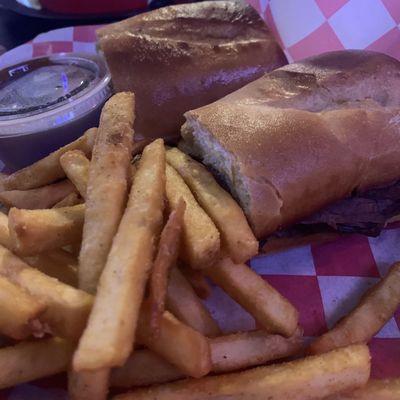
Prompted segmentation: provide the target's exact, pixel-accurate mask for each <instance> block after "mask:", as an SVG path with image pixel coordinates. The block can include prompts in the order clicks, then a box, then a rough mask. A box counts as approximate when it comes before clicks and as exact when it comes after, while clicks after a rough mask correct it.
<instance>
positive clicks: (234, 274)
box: [206, 257, 299, 337]
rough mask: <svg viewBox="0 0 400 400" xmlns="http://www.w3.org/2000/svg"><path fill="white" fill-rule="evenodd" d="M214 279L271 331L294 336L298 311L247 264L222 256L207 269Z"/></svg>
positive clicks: (207, 272)
mask: <svg viewBox="0 0 400 400" xmlns="http://www.w3.org/2000/svg"><path fill="white" fill-rule="evenodd" d="M206 274H207V275H208V276H209V277H210V278H211V280H212V281H213V282H214V283H215V284H217V285H218V286H220V287H221V288H222V289H223V290H224V291H225V292H226V293H228V295H229V296H230V297H232V298H233V299H234V300H236V301H237V302H238V303H239V304H240V305H241V306H242V307H243V308H244V309H245V310H247V311H248V312H249V313H250V314H251V315H252V316H253V317H254V318H255V319H256V321H257V322H258V323H259V324H260V325H261V326H262V327H263V328H264V329H266V330H267V331H268V332H270V333H278V334H281V335H284V336H286V337H289V336H292V335H293V334H294V332H295V330H296V328H297V324H298V318H299V315H298V312H297V310H296V309H295V308H294V307H293V305H292V304H291V303H290V302H289V300H287V299H286V298H285V297H283V296H282V295H281V294H280V293H279V292H278V291H277V290H276V289H274V288H273V287H272V286H271V285H270V284H268V283H267V282H266V281H265V280H264V279H263V278H262V277H261V276H259V275H258V274H256V273H255V272H254V271H253V270H252V269H251V268H249V267H248V266H247V265H245V264H235V263H233V262H232V260H231V259H230V258H228V257H225V258H222V259H221V260H219V261H218V262H217V263H216V264H215V265H213V266H212V267H211V268H208V269H207V270H206Z"/></svg>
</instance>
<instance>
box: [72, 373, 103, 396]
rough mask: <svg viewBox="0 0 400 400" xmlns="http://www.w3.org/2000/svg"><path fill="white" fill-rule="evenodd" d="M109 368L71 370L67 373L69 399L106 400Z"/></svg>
mask: <svg viewBox="0 0 400 400" xmlns="http://www.w3.org/2000/svg"><path fill="white" fill-rule="evenodd" d="M109 375H110V370H109V369H108V368H105V369H100V370H97V371H83V372H79V373H77V372H73V371H70V372H69V374H68V394H69V399H70V400H106V399H107V395H108V382H109Z"/></svg>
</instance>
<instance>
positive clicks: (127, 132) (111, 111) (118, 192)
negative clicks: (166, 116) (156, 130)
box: [79, 92, 135, 294]
mask: <svg viewBox="0 0 400 400" xmlns="http://www.w3.org/2000/svg"><path fill="white" fill-rule="evenodd" d="M134 106H135V104H134V95H133V93H128V92H121V93H117V94H115V95H114V96H112V97H111V98H110V99H109V100H108V101H107V102H106V104H105V105H104V107H103V110H102V112H101V116H100V124H99V128H98V132H97V138H96V142H95V145H94V147H93V155H92V161H91V163H90V167H89V179H88V183H87V190H86V210H85V222H84V226H83V236H82V246H81V250H80V253H79V287H80V289H83V290H85V291H87V292H89V293H92V294H94V293H96V288H97V283H98V280H99V278H100V275H101V272H102V271H103V268H104V266H105V264H106V260H107V256H108V253H109V251H110V249H111V244H112V240H113V238H114V236H115V234H116V232H117V229H118V224H119V222H120V220H121V217H122V213H123V211H124V207H125V202H126V196H127V185H128V174H129V165H130V160H131V151H132V143H133V128H132V127H133V121H134V119H135V114H134Z"/></svg>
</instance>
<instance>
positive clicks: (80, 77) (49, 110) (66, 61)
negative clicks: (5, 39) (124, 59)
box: [0, 53, 111, 136]
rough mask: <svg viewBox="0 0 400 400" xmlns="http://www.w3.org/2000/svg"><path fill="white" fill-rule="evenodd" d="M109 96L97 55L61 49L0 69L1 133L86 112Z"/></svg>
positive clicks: (47, 124) (36, 127)
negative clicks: (65, 51) (45, 55)
mask: <svg viewBox="0 0 400 400" xmlns="http://www.w3.org/2000/svg"><path fill="white" fill-rule="evenodd" d="M110 95H111V88H110V74H109V71H108V69H107V66H106V64H105V62H104V60H103V59H102V58H101V57H100V56H98V55H92V54H80V53H79V54H78V53H62V54H57V55H51V56H47V57H40V58H34V59H31V60H28V61H25V62H22V63H19V64H17V65H13V66H10V67H7V68H5V69H3V70H1V71H0V136H14V135H21V134H27V133H35V132H38V131H44V130H47V129H52V128H55V127H57V126H60V125H64V124H67V123H69V122H72V121H73V120H76V119H78V118H79V117H81V116H83V115H85V114H87V113H89V112H90V111H91V110H93V109H95V108H96V107H97V106H98V105H99V104H102V103H103V102H104V101H105V100H106V99H107V98H108V97H109V96H110Z"/></svg>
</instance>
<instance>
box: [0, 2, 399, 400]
mask: <svg viewBox="0 0 400 400" xmlns="http://www.w3.org/2000/svg"><path fill="white" fill-rule="evenodd" d="M396 2H397V0H392V1H390V0H386V1H383V0H382V1H378V0H349V1H346V0H324V1H323V0H287V1H282V0H276V1H275V0H271V1H270V2H269V3H268V4H266V3H263V5H261V3H260V4H257V7H258V9H262V10H263V11H262V15H264V16H265V17H266V20H267V21H268V23H269V25H270V26H271V27H272V28H273V30H274V31H275V32H276V30H278V31H279V36H280V38H283V43H285V50H286V52H287V54H288V55H289V56H290V57H291V58H292V59H298V58H302V57H303V56H307V55H310V54H314V53H318V52H322V51H325V50H332V49H338V48H343V47H353V48H374V49H377V50H384V51H386V52H387V53H388V54H392V55H395V56H397V57H400V40H399V35H400V33H399V32H398V25H397V22H396V23H395V22H392V21H400V2H399V4H398V7H397V11H398V12H397V14H396V12H395V11H396V10H395V9H396V7H395V6H396V4H395V3H396ZM361 3H362V5H363V7H364V8H365V9H368V10H369V11H368V12H369V13H371V17H369V16H368V15H367V14H368V13H367V12H366V11H365V10H361V11H360V15H359V18H360V19H359V20H358V19H357V18H356V19H355V20H354V21H352V23H351V24H350V25H352V26H351V27H348V29H349V32H350V31H351V32H352V34H351V38H348V39H345V38H344V34H343V27H344V25H345V23H346V21H348V19H349V15H351V12H354V11H351V12H350V11H349V10H354V9H356V5H357V4H358V5H361ZM283 4H285V6H283ZM384 5H385V10H386V11H384V10H383V9H382V7H383V6H384ZM370 6H371V7H374V8H369V7H370ZM346 7H351V8H347V9H346ZM357 7H359V6H357ZM386 7H387V8H386ZM359 8H360V9H361V8H362V7H359ZM364 11H365V13H364ZM335 15H336V17H335ZM382 15H385V16H386V19H384V21H386V22H385V25H384V28H382V29H381V30H379V29H378V28H376V27H375V28H374V29H372V28H371V26H372V18H374V19H375V20H376V21H375V22H376V23H377V22H378V21H379V18H381V17H382ZM353 16H354V14H353ZM273 17H274V19H275V22H274V23H272V22H271V21H272V18H273ZM346 18H347V19H346ZM363 18H364V20H363ZM322 19H324V20H323V21H322ZM362 21H364V22H365V25H363V24H364V22H362ZM367 22H368V23H367ZM362 26H363V27H364V28H361V27H362ZM290 27H291V28H292V32H290V29H289V28H290ZM332 27H335V32H336V33H333V35H332V36H329V35H330V33H326V32H333V28H332ZM96 28H97V27H96V26H83V27H73V28H63V29H58V30H55V31H52V32H48V33H44V34H41V35H39V36H38V37H36V38H35V39H34V40H33V41H31V42H29V43H27V44H24V45H22V46H19V47H17V48H15V49H13V50H11V51H9V52H8V53H6V54H4V55H3V56H1V57H0V68H1V67H3V66H5V65H9V64H12V63H16V62H19V61H23V60H25V59H27V58H30V57H32V56H40V55H46V54H52V53H57V52H65V51H68V52H69V51H85V52H94V51H95V40H96V39H95V30H96ZM340 29H342V30H340ZM364 31H368V34H367V35H365V36H363V34H362V33H359V34H357V32H364ZM315 32H317V37H318V40H317V41H315V40H314V37H315V36H314V33H315ZM318 32H319V33H318ZM324 32H325V33H324ZM379 32H380V33H379ZM379 35H380V37H381V38H382V42H381V43H384V44H385V43H386V45H385V46H383V45H379V43H378V42H379V39H378V38H377V36H379ZM385 35H387V37H388V38H389V39H390V38H392V37H394V38H395V39H394V40H393V41H392V39H390V40H389V39H387V40H386V39H383V37H384V36H385ZM339 37H340V39H338V38H339ZM396 38H397V39H396ZM396 40H397V47H396V43H395V41H396ZM389 42H390V43H391V45H389ZM377 43H378V44H377ZM307 46H309V47H307ZM379 46H381V47H379ZM397 260H400V228H394V229H388V230H385V231H384V232H383V233H382V234H381V235H380V236H379V237H378V238H367V237H365V236H360V235H352V236H347V237H344V238H340V239H338V240H336V241H335V242H332V243H328V244H323V245H313V246H303V247H298V248H295V249H292V250H289V251H285V252H282V253H277V254H272V255H269V256H265V255H260V256H258V257H255V258H254V259H253V260H252V261H251V263H250V264H251V267H252V268H253V269H254V270H255V271H257V272H258V273H259V274H260V275H262V276H263V278H264V279H266V280H267V281H268V282H270V283H271V284H272V285H273V286H274V287H275V288H276V289H277V290H279V291H280V292H281V293H282V294H283V295H285V296H286V297H287V298H288V299H289V300H290V301H292V303H293V304H294V305H295V306H296V307H297V309H298V310H299V312H300V323H301V325H302V326H303V327H304V330H305V335H306V336H309V337H311V336H317V335H320V334H321V333H323V332H325V331H326V330H327V329H329V328H331V327H332V326H333V325H334V324H335V322H336V321H338V319H340V318H341V317H342V316H343V315H345V314H346V313H348V312H349V311H350V310H351V309H352V308H353V307H354V306H355V305H356V304H357V302H358V300H359V299H360V296H361V295H362V294H363V293H364V292H365V291H366V290H367V289H368V288H369V287H371V285H373V284H374V283H376V282H377V281H378V280H379V279H380V277H382V276H384V275H385V274H386V272H387V270H388V268H389V266H390V265H391V264H392V263H393V262H395V261H397ZM206 304H207V306H208V307H209V309H210V310H211V312H212V314H213V315H214V317H215V318H216V319H217V320H218V321H219V323H220V325H221V327H222V328H223V330H224V332H235V331H240V330H249V329H253V328H255V322H254V320H253V318H252V317H251V316H250V315H249V314H247V313H246V312H245V311H244V310H243V309H242V308H241V307H240V306H239V305H237V304H236V303H235V302H234V301H233V300H232V299H230V298H229V297H228V296H227V295H226V294H224V293H223V292H222V291H221V290H220V289H219V288H217V287H215V288H214V290H213V294H212V296H211V298H210V299H208V300H207V301H206ZM370 349H371V352H372V356H373V359H372V376H373V377H375V378H383V377H395V376H400V309H399V310H397V312H396V314H395V316H394V317H393V318H392V319H391V320H390V321H389V322H388V323H387V324H386V325H385V326H384V327H383V328H382V330H381V331H380V332H379V333H378V334H377V335H376V336H375V338H374V339H373V340H372V342H371V343H370ZM65 382H66V380H65V376H64V375H59V376H57V377H52V378H48V379H44V380H41V381H38V382H34V383H29V384H24V385H19V386H17V387H15V388H12V389H9V390H6V391H0V400H39V399H40V400H61V399H62V400H65V399H67V394H66V390H65Z"/></svg>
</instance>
